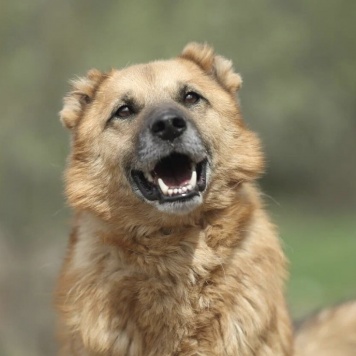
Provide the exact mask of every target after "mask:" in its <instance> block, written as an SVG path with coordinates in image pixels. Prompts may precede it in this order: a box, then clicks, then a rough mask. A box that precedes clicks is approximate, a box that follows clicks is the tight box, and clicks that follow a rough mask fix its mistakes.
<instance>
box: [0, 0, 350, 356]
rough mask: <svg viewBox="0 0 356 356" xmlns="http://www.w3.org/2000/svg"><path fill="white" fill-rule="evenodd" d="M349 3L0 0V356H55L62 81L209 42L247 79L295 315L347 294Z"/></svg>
mask: <svg viewBox="0 0 356 356" xmlns="http://www.w3.org/2000/svg"><path fill="white" fill-rule="evenodd" d="M355 35H356V2H355V1H353V0H339V1H333V0H323V1H315V0H299V1H293V2H292V1H284V0H272V1H262V0H260V1H258V0H251V1H227V0H219V1H216V0H194V1H188V0H175V1H173V0H152V1H146V2H144V1H135V0H134V1H133V0H130V1H118V0H117V1H114V0H104V1H93V0H76V1H68V0H61V1H50V0H32V1H16V0H15V1H6V0H5V1H2V2H1V4H0V107H1V109H2V110H1V116H0V143H1V146H0V355H1V356H24V355H26V356H39V355H40V356H42V355H43V356H48V355H54V354H55V342H54V338H53V330H54V314H53V311H52V306H51V303H52V289H53V285H54V283H55V276H56V274H57V273H58V269H59V266H60V264H61V260H62V257H63V254H64V249H65V244H66V240H67V235H68V230H69V226H70V212H69V210H68V208H67V207H66V204H65V198H64V196H63V193H62V171H63V167H64V165H65V157H66V155H67V153H68V149H69V135H68V133H67V132H66V131H65V130H64V129H63V128H62V127H61V125H60V123H59V120H58V115H57V112H58V111H59V110H60V108H61V100H62V97H63V96H64V94H65V93H66V91H67V90H68V84H67V81H68V79H69V78H73V77H75V76H76V75H78V74H79V75H83V74H85V72H86V71H87V70H88V69H90V68H92V67H97V68H100V69H104V70H105V69H110V68H111V67H120V66H126V65H129V64H133V63H137V62H144V61H148V60H152V59H157V58H167V57H168V58H169V57H172V56H175V55H176V54H178V53H179V52H180V51H181V49H182V48H183V47H184V45H185V44H186V43H187V42H189V41H191V40H195V41H203V42H205V41H206V42H208V43H211V44H213V45H214V47H215V48H216V50H217V52H219V53H221V54H223V55H225V56H226V57H228V58H231V59H233V61H234V63H235V67H236V69H237V70H238V71H239V72H240V73H241V74H242V77H243V78H244V86H243V89H242V91H241V93H240V98H241V102H242V110H243V114H244V116H245V119H246V121H247V123H248V125H249V126H250V127H252V128H253V129H254V130H256V131H258V132H259V134H260V136H261V137H262V139H263V142H264V146H265V151H266V153H267V163H268V168H267V172H266V175H265V177H264V178H263V179H262V180H261V182H260V184H261V185H262V187H263V189H264V192H265V193H266V195H265V200H266V203H267V205H268V207H269V209H270V211H271V214H272V216H273V219H274V221H275V222H276V223H277V224H278V225H279V227H280V233H281V238H282V239H283V243H284V246H285V251H286V253H287V255H288V257H289V259H290V261H291V278H290V281H289V284H288V288H287V294H288V300H289V304H290V306H291V310H292V313H293V316H294V317H295V318H300V317H303V316H305V315H307V314H308V313H310V312H311V311H313V310H315V309H316V308H320V307H323V306H325V305H328V304H332V303H336V302H339V301H342V300H345V299H349V298H353V297H356V257H355V255H356V158H355V155H356V40H355Z"/></svg>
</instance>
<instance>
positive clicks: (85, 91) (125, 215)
mask: <svg viewBox="0 0 356 356" xmlns="http://www.w3.org/2000/svg"><path fill="white" fill-rule="evenodd" d="M182 83H183V84H184V85H187V86H190V87H193V88H195V89H196V90H197V91H199V93H200V94H201V95H202V96H203V97H204V100H200V101H199V102H198V103H196V104H194V105H184V103H182V101H180V100H179V95H178V93H179V90H178V88H179V87H181V86H182ZM241 83H242V81H241V78H240V76H239V75H238V74H236V73H234V71H233V69H232V64H231V62H230V61H228V60H226V59H225V58H223V57H221V56H218V55H215V54H214V52H213V49H212V48H210V47H209V46H206V45H198V44H194V43H193V44H189V45H188V46H187V47H186V48H185V49H184V51H183V53H182V54H181V55H180V56H179V57H177V58H175V59H172V60H168V61H156V62H151V63H148V64H143V65H135V66H132V67H128V68H125V69H122V70H112V71H110V72H108V73H101V72H99V71H97V70H91V71H90V72H89V73H88V74H87V77H86V78H80V79H77V80H75V81H74V82H73V83H72V91H71V92H70V93H69V94H68V96H67V97H66V98H65V99H64V108H63V110H62V111H61V120H62V122H63V124H64V125H65V126H66V127H68V128H69V129H70V130H71V133H72V151H71V155H70V157H69V160H68V167H67V170H66V175H65V182H66V194H67V197H68V201H69V204H70V205H71V207H72V208H73V210H74V212H75V219H74V224H73V230H72V233H71V238H70V241H69V246H68V251H67V256H66V260H65V263H64V266H63V269H62V272H61V275H60V278H59V282H58V287H57V291H56V305H57V309H58V313H59V316H60V325H59V334H60V338H61V351H60V355H65V356H71V355H80V356H85V355H112V356H121V355H122V356H124V355H126V356H166V355H167V356H168V355H172V356H173V355H175V356H178V355H179V356H193V355H204V356H208V355H211V356H213V355H230V356H252V355H254V356H272V355H273V356H279V355H292V353H293V351H292V349H293V345H292V344H293V342H292V329H291V324H290V319H289V315H288V311H287V308H286V306H285V299H284V296H283V294H284V287H283V285H284V279H285V277H286V260H285V257H284V255H283V252H282V249H281V246H280V242H279V240H278V237H277V234H276V231H275V228H274V226H273V225H272V224H271V223H270V221H269V218H268V217H267V215H266V213H265V212H264V209H263V205H262V203H261V199H260V195H259V191H258V189H257V188H256V187H255V185H254V181H255V179H256V178H258V177H259V176H260V175H261V173H262V171H263V156H262V153H261V150H260V143H259V139H258V138H257V136H256V135H255V134H254V133H253V132H251V131H250V130H249V129H248V128H247V127H246V126H245V124H244V123H243V120H242V117H241V114H240V109H239V104H238V102H237V101H236V98H235V95H236V92H237V91H238V90H239V88H240V87H241ZM127 96H129V97H130V100H134V101H135V105H136V106H137V107H138V108H139V109H138V110H136V112H135V115H132V117H130V118H129V119H125V120H121V119H117V118H116V117H114V119H112V117H113V112H115V110H117V108H118V107H120V105H122V104H123V103H125V100H127ZM125 98H126V99H125ZM167 103H168V104H169V105H172V106H174V107H175V108H178V109H179V110H180V111H181V112H183V113H184V115H187V117H189V122H191V123H192V125H194V127H195V128H196V130H197V132H199V135H200V137H201V140H202V141H203V142H204V144H205V146H206V152H207V154H208V156H209V167H210V176H209V182H208V185H207V188H206V190H205V191H204V192H203V193H202V197H203V199H202V203H201V204H200V205H199V206H196V207H195V208H194V209H193V210H192V211H190V210H189V211H188V210H187V212H186V213H185V214H182V212H181V211H180V213H179V214H174V213H165V212H162V211H159V210H158V209H157V208H156V206H154V204H151V203H149V202H147V201H145V200H144V199H141V198H140V197H139V196H138V195H137V194H135V192H134V189H133V186H132V182H131V181H130V179H128V175H127V167H129V166H130V164H132V162H136V161H137V157H136V156H137V140H138V137H139V135H140V133H141V132H142V130H143V127H144V125H145V120H146V118H147V115H148V114H147V113H148V112H149V111H150V110H151V109H152V108H154V107H160V106H162V105H167ZM110 118H111V119H110ZM303 342H304V341H303V338H302V337H301V338H300V339H299V341H298V343H303ZM301 349H303V347H302V348H301ZM314 354H315V353H314Z"/></svg>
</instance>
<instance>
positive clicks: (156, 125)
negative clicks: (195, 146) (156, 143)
mask: <svg viewBox="0 0 356 356" xmlns="http://www.w3.org/2000/svg"><path fill="white" fill-rule="evenodd" d="M186 128H187V123H186V121H185V119H183V118H182V117H180V116H178V115H175V114H173V113H165V114H163V115H161V116H159V117H157V118H156V119H155V120H154V121H153V123H152V125H151V132H152V134H153V135H154V136H158V137H159V138H161V139H162V140H165V141H173V140H174V139H175V138H177V137H179V136H180V135H181V134H182V133H183V132H184V131H185V130H186Z"/></svg>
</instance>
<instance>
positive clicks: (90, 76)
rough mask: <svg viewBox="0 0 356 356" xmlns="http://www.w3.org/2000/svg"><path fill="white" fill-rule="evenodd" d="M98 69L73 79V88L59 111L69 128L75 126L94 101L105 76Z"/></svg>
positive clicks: (63, 121)
mask: <svg viewBox="0 0 356 356" xmlns="http://www.w3.org/2000/svg"><path fill="white" fill-rule="evenodd" d="M104 76H105V75H104V74H103V73H101V72H100V71H99V70H97V69H91V70H90V71H89V72H88V73H87V75H86V77H81V78H77V79H74V80H72V81H71V82H70V83H71V90H70V92H69V93H68V94H67V95H66V96H65V97H64V99H63V104H64V105H63V109H62V110H61V111H60V113H59V117H60V119H61V122H62V123H63V125H64V126H65V127H67V128H68V129H72V128H74V127H75V126H76V125H77V124H78V122H79V120H80V118H81V116H82V113H83V111H84V110H85V107H86V106H87V105H88V104H90V102H91V101H92V99H93V97H94V94H95V92H96V90H97V89H98V87H99V85H100V83H101V82H102V80H103V78H104Z"/></svg>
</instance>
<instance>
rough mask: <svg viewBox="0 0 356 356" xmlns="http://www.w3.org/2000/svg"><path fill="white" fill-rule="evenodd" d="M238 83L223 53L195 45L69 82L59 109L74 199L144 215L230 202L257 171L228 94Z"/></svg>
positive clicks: (106, 210) (82, 205)
mask: <svg viewBox="0 0 356 356" xmlns="http://www.w3.org/2000/svg"><path fill="white" fill-rule="evenodd" d="M240 85H241V78H240V76H239V75H238V74H236V73H234V72H233V70H232V68H231V62H230V61H228V60H226V59H224V58H223V57H220V56H216V55H214V53H213V51H212V49H211V48H210V47H208V46H201V45H197V44H190V45H188V46H187V47H186V48H185V50H184V51H183V53H182V55H181V56H180V57H178V58H176V59H173V60H168V61H157V62H151V63H148V64H143V65H135V66H132V67H128V68H125V69H122V70H112V71H111V72H109V73H100V72H99V71H96V70H92V71H90V72H89V73H88V75H87V77H86V78H82V79H79V80H77V81H75V82H74V83H73V90H72V92H71V93H70V94H69V95H68V96H67V97H66V98H65V106H64V108H63V110H62V112H61V119H62V121H63V123H64V124H65V125H66V126H67V127H68V128H70V129H71V130H72V131H73V146H72V155H71V158H70V162H69V167H68V170H67V175H66V177H67V195H68V198H69V201H70V203H71V204H72V206H73V207H75V208H77V209H84V210H90V211H94V212H96V213H97V214H99V215H102V216H106V218H110V217H112V216H114V215H115V216H116V217H117V216H122V217H125V216H126V217H128V216H130V214H131V215H132V216H133V215H135V214H138V213H140V212H141V213H142V211H145V214H146V216H147V218H150V217H152V216H153V215H156V216H157V214H159V215H162V213H163V215H167V214H168V215H182V214H190V213H193V212H194V211H197V210H199V209H202V207H205V208H206V209H212V208H214V207H220V206H221V207H222V206H224V205H226V204H228V203H229V201H230V200H231V199H232V198H231V196H232V194H231V191H233V190H236V186H237V185H238V184H240V183H241V182H243V181H246V180H252V179H254V178H255V177H256V176H257V175H258V174H259V173H260V172H261V169H262V157H261V154H260V150H259V142H258V139H257V138H256V136H255V135H254V134H253V133H251V132H250V131H248V130H247V129H246V127H245V126H244V124H243V122H242V119H241V117H240V114H239V106H238V103H237V102H236V99H235V95H236V91H237V90H238V89H239V87H240ZM152 214H153V215H152Z"/></svg>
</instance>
